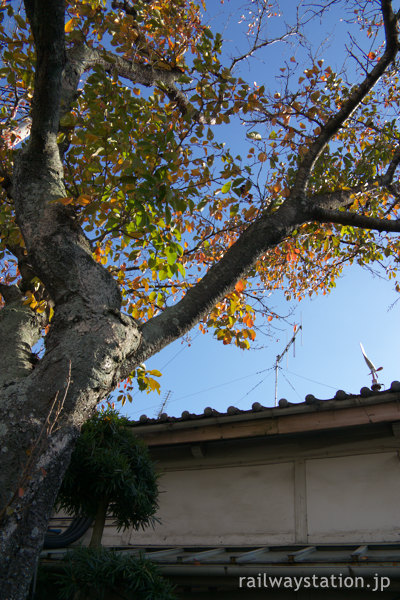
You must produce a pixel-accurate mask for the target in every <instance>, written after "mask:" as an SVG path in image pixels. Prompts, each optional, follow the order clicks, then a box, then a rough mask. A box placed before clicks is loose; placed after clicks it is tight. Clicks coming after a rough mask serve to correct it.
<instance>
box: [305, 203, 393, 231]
mask: <svg viewBox="0 0 400 600" xmlns="http://www.w3.org/2000/svg"><path fill="white" fill-rule="evenodd" d="M312 215H313V217H314V219H315V220H316V221H318V222H321V223H337V224H338V225H351V226H352V227H361V228H362V229H373V230H374V231H380V232H383V231H385V232H388V233H389V232H396V233H399V232H400V219H393V221H392V220H390V219H380V218H378V217H367V216H364V215H359V214H357V213H353V212H350V211H340V210H332V209H329V208H322V207H320V206H317V207H315V208H314V209H313V210H312Z"/></svg>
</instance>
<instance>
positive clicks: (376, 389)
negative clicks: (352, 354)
mask: <svg viewBox="0 0 400 600" xmlns="http://www.w3.org/2000/svg"><path fill="white" fill-rule="evenodd" d="M360 347H361V352H362V354H363V357H364V360H365V362H366V363H367V365H368V367H369V369H370V375H371V376H372V385H371V390H373V391H374V392H379V390H380V389H381V387H382V385H381V384H380V383H378V375H377V373H378V371H382V369H383V367H378V368H376V367H375V365H374V363H373V362H372V361H371V360H370V359H369V358H368V356H367V355H366V353H365V350H364V346H363V345H362V343H361V342H360Z"/></svg>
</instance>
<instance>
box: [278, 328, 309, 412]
mask: <svg viewBox="0 0 400 600" xmlns="http://www.w3.org/2000/svg"><path fill="white" fill-rule="evenodd" d="M302 329H303V326H302V325H299V326H298V327H297V325H295V326H294V334H293V335H292V337H291V339H290V341H289V342H288V343H287V344H286V348H285V349H284V351H283V352H281V354H278V356H277V357H276V361H275V406H278V372H279V363H280V362H281V360H282V358H283V357H284V356H285V354H286V353H287V352H288V351H289V348H290V346H291V345H292V344H293V351H294V349H295V345H294V344H295V340H296V336H297V334H298V333H299V331H302Z"/></svg>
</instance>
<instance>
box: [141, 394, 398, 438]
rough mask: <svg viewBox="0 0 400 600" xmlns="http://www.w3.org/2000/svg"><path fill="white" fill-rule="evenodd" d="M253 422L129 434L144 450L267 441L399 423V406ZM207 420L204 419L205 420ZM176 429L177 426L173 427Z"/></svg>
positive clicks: (360, 407)
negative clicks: (294, 435) (138, 440)
mask: <svg viewBox="0 0 400 600" xmlns="http://www.w3.org/2000/svg"><path fill="white" fill-rule="evenodd" d="M255 414H256V415H257V418H254V420H251V419H249V418H248V415H246V420H243V421H240V420H237V419H236V420H235V421H233V422H231V423H230V422H229V421H227V420H226V417H223V418H221V419H220V420H219V417H213V418H212V420H213V422H212V423H211V424H208V425H207V424H205V423H204V422H202V420H200V419H199V423H198V425H197V426H193V421H189V423H188V427H187V428H185V427H184V421H177V422H175V423H174V422H172V423H160V424H159V426H158V427H157V428H155V427H152V428H151V431H149V433H146V427H145V426H143V427H141V428H140V430H136V428H134V429H133V431H134V432H135V433H136V435H138V436H139V437H141V438H142V439H143V440H144V441H145V442H146V444H147V445H148V446H166V445H174V444H187V443H201V442H207V441H216V440H232V439H240V438H251V437H269V436H276V435H287V434H293V433H306V432H317V431H324V430H330V429H337V428H341V427H354V426H357V425H368V424H372V423H384V422H389V423H390V422H394V421H400V403H399V402H397V401H392V402H387V403H379V404H370V405H364V404H359V405H357V406H352V407H349V408H338V407H337V406H336V407H335V408H332V409H330V410H327V409H324V410H320V411H313V412H310V411H306V410H305V411H304V412H298V413H295V414H288V415H284V414H283V415H282V416H280V415H276V412H275V414H274V415H273V416H271V414H270V413H268V416H266V417H265V418H264V419H262V418H260V413H255ZM206 420H207V419H206ZM176 425H179V427H177V426H176Z"/></svg>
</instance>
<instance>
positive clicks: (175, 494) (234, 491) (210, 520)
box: [104, 462, 295, 546]
mask: <svg viewBox="0 0 400 600" xmlns="http://www.w3.org/2000/svg"><path fill="white" fill-rule="evenodd" d="M293 481H294V477H293V464H292V463H289V462H286V463H280V464H272V465H257V466H248V467H244V466H240V467H221V468H213V469H198V470H185V471H171V472H167V473H165V474H164V476H163V477H162V479H161V481H160V483H161V486H160V487H161V495H160V507H161V508H160V511H159V513H158V515H157V516H158V517H159V518H160V519H161V522H162V523H161V525H157V526H156V528H155V530H154V531H152V530H146V531H144V532H140V531H139V532H134V531H133V532H126V533H125V534H122V536H121V534H120V536H121V543H124V544H126V543H131V544H139V545H141V544H144V545H153V544H154V545H166V544H168V545H175V544H176V545H183V546H185V545H210V546H213V545H219V544H221V545H253V544H254V545H259V544H260V545H264V544H265V545H267V544H287V543H293V541H294V530H295V527H294V502H293V497H294V488H293ZM110 533H111V532H110ZM104 541H105V542H106V543H108V541H107V539H105V540H104Z"/></svg>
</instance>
